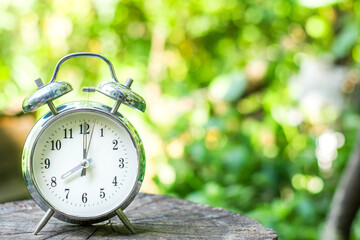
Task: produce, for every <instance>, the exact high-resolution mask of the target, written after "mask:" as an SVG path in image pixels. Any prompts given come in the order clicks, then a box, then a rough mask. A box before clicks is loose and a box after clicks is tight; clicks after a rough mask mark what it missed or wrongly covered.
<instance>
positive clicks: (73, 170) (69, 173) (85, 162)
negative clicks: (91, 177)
mask: <svg viewBox="0 0 360 240" xmlns="http://www.w3.org/2000/svg"><path fill="white" fill-rule="evenodd" d="M91 162H92V158H89V159H88V160H86V159H85V160H82V161H81V163H80V164H78V165H76V166H75V167H73V168H72V169H70V170H69V171H67V172H66V173H64V174H63V175H61V177H60V178H61V179H65V178H67V177H69V176H71V175H72V174H73V173H75V172H77V171H79V170H80V169H82V168H83V169H86V168H87V167H88V166H89V164H90V163H91Z"/></svg>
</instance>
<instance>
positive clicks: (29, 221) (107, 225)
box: [0, 193, 277, 239]
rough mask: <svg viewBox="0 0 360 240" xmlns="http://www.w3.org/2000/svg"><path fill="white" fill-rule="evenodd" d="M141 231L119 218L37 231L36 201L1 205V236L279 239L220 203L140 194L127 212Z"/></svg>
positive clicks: (56, 224) (61, 224)
mask: <svg viewBox="0 0 360 240" xmlns="http://www.w3.org/2000/svg"><path fill="white" fill-rule="evenodd" d="M124 212H125V214H126V215H127V216H128V218H129V220H130V221H131V222H132V224H133V226H134V228H135V231H136V234H135V235H132V234H130V232H129V231H128V230H127V229H126V228H125V227H124V226H123V225H122V224H121V222H120V220H119V219H118V218H116V217H114V218H112V219H111V220H108V221H105V222H103V223H99V224H96V225H90V226H79V225H73V224H68V223H64V222H62V221H59V220H57V219H55V218H52V219H50V221H49V222H48V224H47V225H46V226H45V227H44V228H43V230H42V231H41V232H40V233H39V234H38V235H37V236H35V235H33V233H32V232H33V231H34V228H35V226H36V225H37V224H38V222H39V220H40V219H41V217H42V216H43V215H44V212H43V211H42V210H41V209H40V208H39V207H37V205H36V204H35V203H34V202H33V201H31V200H27V201H19V202H9V203H5V204H0V239H277V235H276V233H275V232H274V231H273V230H271V229H267V228H264V227H263V226H262V225H261V224H260V223H258V222H256V221H254V220H252V219H250V218H248V217H245V216H242V215H240V214H236V213H233V212H230V211H227V210H224V209H221V208H214V207H210V206H206V205H201V204H196V203H192V202H189V201H185V200H180V199H176V198H171V197H168V196H162V195H151V194H144V193H140V194H139V195H138V196H137V197H136V199H135V200H134V202H132V203H131V204H130V206H129V207H128V208H127V209H126V210H125V211H124Z"/></svg>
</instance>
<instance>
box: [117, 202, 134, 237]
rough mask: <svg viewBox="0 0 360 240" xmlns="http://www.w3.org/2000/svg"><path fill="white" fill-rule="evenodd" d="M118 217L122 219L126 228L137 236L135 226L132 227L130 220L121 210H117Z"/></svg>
mask: <svg viewBox="0 0 360 240" xmlns="http://www.w3.org/2000/svg"><path fill="white" fill-rule="evenodd" d="M116 215H118V217H119V218H120V220H121V222H122V223H123V224H124V225H125V227H126V228H127V229H129V230H130V232H132V233H134V234H135V230H134V228H133V226H132V225H131V223H130V221H129V219H128V218H127V217H126V215H125V214H124V212H123V211H122V210H121V209H120V208H119V209H118V210H116Z"/></svg>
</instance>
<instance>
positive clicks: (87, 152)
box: [81, 119, 96, 177]
mask: <svg viewBox="0 0 360 240" xmlns="http://www.w3.org/2000/svg"><path fill="white" fill-rule="evenodd" d="M95 123H96V119H94V124H93V127H92V129H91V134H90V140H89V145H88V147H87V151H86V152H85V156H84V159H87V157H88V154H89V149H90V144H91V140H92V137H93V134H94V129H95ZM85 175H86V168H83V169H82V170H81V177H82V176H85Z"/></svg>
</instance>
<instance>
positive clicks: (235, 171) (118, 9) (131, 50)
mask: <svg viewBox="0 0 360 240" xmlns="http://www.w3.org/2000/svg"><path fill="white" fill-rule="evenodd" d="M359 23H360V3H359V2H357V1H351V0H344V1H334V0H327V1H309V0H298V1H286V0H276V1H258V0H255V1H254V0H253V1H236V0H229V1H221V0H201V1H176V0H173V1H161V0H146V1H139V0H138V1H118V0H106V1H105V0H104V1H101V0H93V1H87V0H78V1H71V0H54V1H50V0H48V1H20V0H18V1H10V0H6V1H1V2H0V34H1V38H0V46H1V47H0V90H1V94H0V111H1V112H2V113H3V114H9V115H11V114H13V113H16V112H19V111H20V108H19V107H20V103H21V101H22V99H23V98H24V97H25V96H26V95H28V94H30V93H31V92H32V91H34V90H35V84H34V83H33V82H32V80H33V79H35V78H37V77H39V76H41V77H42V78H43V79H44V80H45V82H46V81H47V79H50V76H51V74H52V71H53V68H54V66H55V64H56V62H57V61H58V60H59V59H60V58H61V57H62V56H64V55H66V54H68V53H71V52H79V51H91V52H98V53H101V54H103V55H104V56H106V57H108V58H109V59H110V60H111V61H112V62H113V64H114V66H115V69H116V71H117V73H118V76H119V79H121V80H122V81H123V80H125V78H127V77H132V78H134V79H135V84H134V85H133V88H134V90H135V91H137V92H139V93H140V94H142V95H144V97H145V99H146V100H147V103H148V112H147V114H146V117H145V118H144V117H143V116H139V115H138V113H136V115H135V114H133V113H132V112H131V110H130V111H128V110H126V109H124V110H123V111H124V112H125V113H126V114H129V117H130V119H131V121H134V122H135V126H136V127H137V129H138V130H139V132H140V135H141V136H142V138H143V139H144V143H145V149H146V152H147V158H148V165H147V172H146V182H145V184H144V188H143V190H144V191H148V192H155V193H166V194H171V195H173V196H176V197H180V198H184V199H189V200H192V201H196V202H200V203H206V204H210V205H213V206H219V207H223V208H226V209H229V210H232V211H236V212H240V213H243V214H245V215H247V216H249V217H252V218H254V219H257V220H258V221H259V222H261V223H262V224H263V225H265V226H266V227H271V228H273V229H274V230H276V232H277V233H278V234H279V236H280V238H284V239H316V238H318V236H319V233H320V231H321V226H322V224H323V222H324V220H325V217H326V214H327V212H328V211H329V206H330V203H331V199H332V195H333V193H334V191H335V188H336V186H337V183H338V180H339V177H340V175H341V172H342V169H343V168H344V166H345V165H346V162H347V159H348V157H349V154H350V151H351V148H352V145H353V143H354V139H355V130H356V129H357V128H358V126H357V124H356V122H358V121H359V117H358V115H357V112H356V107H354V106H356V104H355V103H354V102H353V101H352V100H351V99H352V97H351V96H352V95H351V93H352V92H354V89H355V91H356V85H357V83H358V79H359V78H358V76H359V75H357V74H356V73H357V72H356V69H357V68H358V66H359V63H360V38H359ZM309 58H310V59H317V60H316V61H319V62H328V59H330V62H331V64H330V67H329V71H328V72H329V74H330V76H331V75H333V74H332V72H330V70H331V69H334V68H338V67H340V66H343V67H345V68H344V69H346V74H344V77H343V78H342V79H341V83H340V84H339V85H336V86H335V87H334V88H333V89H332V90H331V91H330V90H329V92H328V95H330V98H332V97H333V96H334V95H333V92H332V91H337V93H338V94H339V96H340V99H341V100H340V101H342V102H343V104H340V105H336V104H332V103H331V102H330V103H329V104H327V105H326V107H321V108H320V111H315V112H310V113H309V112H307V109H309V108H307V107H306V106H307V105H305V109H304V108H303V107H302V105H301V104H302V100H303V99H302V98H301V97H299V96H297V95H296V94H294V93H293V92H292V91H291V86H293V83H294V82H301V81H302V80H301V79H304V77H303V78H301V72H302V70H303V65H302V64H303V63H304V62H306V61H307V60H306V59H309ZM71 61H73V62H70V61H69V62H67V63H65V64H64V65H63V68H62V70H61V73H60V74H59V78H58V79H61V80H66V81H69V82H71V84H72V85H73V87H74V89H80V86H85V85H95V84H96V83H97V82H99V81H100V80H109V73H108V69H107V68H106V66H105V64H103V63H101V62H100V61H98V60H93V59H79V60H71ZM310 65H311V64H310ZM305 70H306V69H305ZM299 72H300V74H299V76H300V77H299V78H300V79H299V78H295V80H294V76H297V74H298V73H299ZM324 72H327V71H324ZM306 76H308V75H306V74H305V79H307V78H306ZM309 76H310V77H311V72H310V75H309ZM321 76H322V75H321V73H320V78H321ZM318 78H319V77H318V76H317V77H314V79H310V80H311V81H313V82H315V83H316V81H320V80H319V79H318ZM331 80H332V79H329V80H328V81H329V82H328V83H326V79H325V80H324V81H325V85H326V84H329V85H331V84H332V82H331ZM295 86H297V85H295ZM311 86H312V88H316V84H315V85H310V88H311ZM320 88H321V87H320ZM306 89H307V88H306V87H305V90H304V91H302V92H301V90H299V87H295V90H298V93H299V94H298V95H304V94H306V93H307V91H310V90H311V89H307V90H306ZM321 90H324V91H327V90H326V89H321ZM74 92H75V91H74ZM295 92H296V91H295ZM325 95H326V94H325ZM316 96H317V97H315V100H317V99H319V98H320V97H321V96H319V95H316ZM86 97H87V95H81V93H80V90H79V91H78V92H77V93H73V95H70V97H68V98H66V99H64V100H61V101H68V100H74V99H75V98H86ZM90 98H91V99H96V97H95V96H94V97H93V96H91V97H90ZM61 101H60V100H59V102H58V103H61ZM310 102H311V101H310ZM315 102H316V101H315ZM315 102H312V103H314V104H315ZM310 105H311V104H310ZM44 111H47V109H43V110H42V112H41V113H43V112H44ZM41 113H39V114H41ZM314 116H317V117H316V118H315V117H314ZM326 131H330V132H331V131H332V132H333V133H334V132H336V134H337V135H336V136H337V137H338V138H340V139H341V138H343V139H345V143H344V145H343V146H342V147H341V146H339V151H338V152H336V149H337V148H335V150H334V151H335V152H336V156H335V158H336V159H335V160H334V159H332V160H334V161H333V162H332V160H331V161H327V162H326V161H325V162H324V164H328V165H324V167H323V168H321V167H319V164H320V163H319V161H320V160H319V159H320V157H318V158H317V155H316V152H317V147H318V146H317V142H316V139H317V138H318V137H319V136H321V135H322V134H323V133H324V132H326ZM331 136H333V135H331ZM331 136H330V138H331ZM318 140H319V139H318ZM339 141H340V140H339ZM338 145H339V144H338ZM340 145H342V144H340ZM340 147H341V148H340ZM329 164H330V165H329ZM329 166H330V167H329ZM352 237H353V238H354V239H358V238H360V219H357V221H356V222H355V227H354V231H353V234H352Z"/></svg>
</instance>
